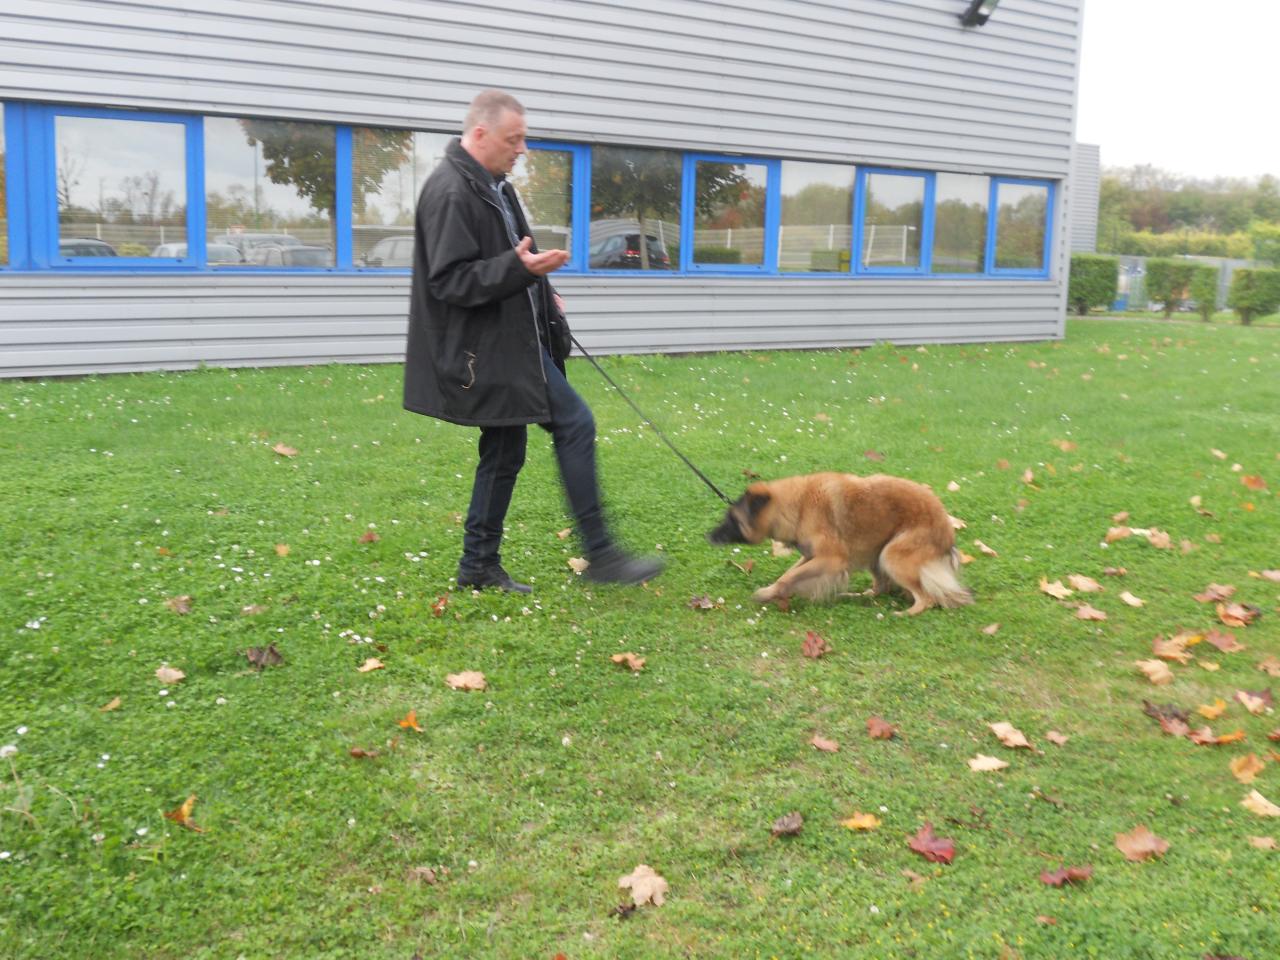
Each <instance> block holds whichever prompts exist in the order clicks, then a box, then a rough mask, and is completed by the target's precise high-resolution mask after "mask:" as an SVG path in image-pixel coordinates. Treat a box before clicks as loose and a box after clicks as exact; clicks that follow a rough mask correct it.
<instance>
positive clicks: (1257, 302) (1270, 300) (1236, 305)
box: [1227, 267, 1280, 326]
mask: <svg viewBox="0 0 1280 960" xmlns="http://www.w3.org/2000/svg"><path fill="white" fill-rule="evenodd" d="M1227 306H1229V307H1230V308H1231V309H1232V310H1234V311H1235V312H1236V313H1238V314H1240V322H1241V323H1242V324H1244V325H1245V326H1248V325H1249V324H1250V323H1252V322H1253V318H1254V317H1265V316H1266V315H1267V314H1269V313H1275V312H1276V308H1277V307H1280V270H1255V269H1249V268H1247V267H1242V268H1240V269H1239V270H1237V271H1236V272H1235V273H1233V274H1232V275H1231V290H1230V291H1229V292H1228V293H1227Z"/></svg>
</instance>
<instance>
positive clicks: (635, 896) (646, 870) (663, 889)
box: [618, 863, 670, 907]
mask: <svg viewBox="0 0 1280 960" xmlns="http://www.w3.org/2000/svg"><path fill="white" fill-rule="evenodd" d="M618 886H619V887H620V888H623V889H626V888H627V887H630V888H631V902H632V903H634V904H635V905H636V906H637V907H639V906H643V905H644V904H646V903H652V904H653V905H654V906H655V907H660V906H662V904H663V903H665V902H666V899H667V892H668V890H669V889H670V888H669V887H668V886H667V881H666V880H664V879H662V877H660V876H658V874H657V873H655V872H654V870H653V868H652V867H650V866H648V865H647V864H643V863H642V864H640V865H639V866H637V867H636V868H635V869H634V870H632V871H631V872H630V873H629V874H627V875H626V876H625V877H619V878H618Z"/></svg>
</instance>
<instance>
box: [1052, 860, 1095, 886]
mask: <svg viewBox="0 0 1280 960" xmlns="http://www.w3.org/2000/svg"><path fill="white" fill-rule="evenodd" d="M1092 876H1093V867H1091V866H1089V865H1087V864H1086V865H1085V866H1083V867H1063V868H1062V869H1061V870H1054V871H1052V872H1050V871H1048V870H1045V871H1043V872H1041V874H1040V882H1041V883H1044V884H1048V885H1049V886H1051V887H1060V886H1062V885H1063V884H1066V883H1084V882H1085V881H1086V880H1088V879H1089V878H1090V877H1092Z"/></svg>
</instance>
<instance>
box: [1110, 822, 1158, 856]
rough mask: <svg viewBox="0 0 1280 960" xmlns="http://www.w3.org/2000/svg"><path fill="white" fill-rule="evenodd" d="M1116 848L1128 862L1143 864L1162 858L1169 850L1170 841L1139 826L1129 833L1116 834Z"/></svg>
mask: <svg viewBox="0 0 1280 960" xmlns="http://www.w3.org/2000/svg"><path fill="white" fill-rule="evenodd" d="M1116 847H1117V848H1118V849H1119V851H1120V852H1121V853H1123V854H1124V858H1125V859H1126V860H1130V861H1132V862H1134V863H1141V862H1142V861H1143V860H1150V859H1151V858H1152V857H1162V856H1164V854H1165V851H1166V850H1168V849H1169V841H1167V840H1162V839H1161V838H1160V837H1157V836H1156V835H1155V834H1154V833H1152V832H1151V831H1150V830H1148V829H1147V828H1146V826H1144V825H1142V824H1139V825H1138V826H1136V827H1134V828H1133V829H1132V830H1130V831H1129V832H1128V833H1117V834H1116Z"/></svg>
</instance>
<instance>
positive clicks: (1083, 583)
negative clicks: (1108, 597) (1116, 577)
mask: <svg viewBox="0 0 1280 960" xmlns="http://www.w3.org/2000/svg"><path fill="white" fill-rule="evenodd" d="M1067 583H1069V584H1071V586H1072V587H1073V588H1074V589H1076V590H1079V591H1080V592H1081V593H1102V584H1100V583H1099V582H1098V581H1097V580H1095V579H1093V577H1086V576H1084V575H1083V574H1079V573H1072V574H1070V575H1068V576H1067Z"/></svg>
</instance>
